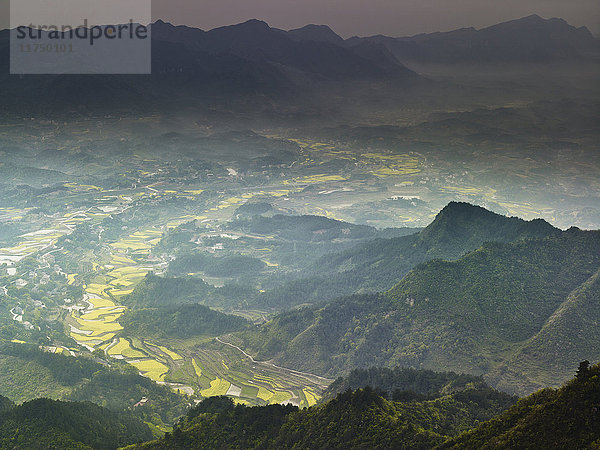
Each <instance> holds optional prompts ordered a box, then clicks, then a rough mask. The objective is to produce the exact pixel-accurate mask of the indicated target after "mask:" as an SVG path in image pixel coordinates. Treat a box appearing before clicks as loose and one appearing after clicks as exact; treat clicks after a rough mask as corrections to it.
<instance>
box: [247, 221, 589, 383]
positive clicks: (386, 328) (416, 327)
mask: <svg viewBox="0 0 600 450" xmlns="http://www.w3.org/2000/svg"><path fill="white" fill-rule="evenodd" d="M599 267H600V232H585V231H579V230H575V229H573V230H569V231H566V232H561V233H559V234H556V235H553V236H551V237H547V238H544V239H532V240H519V241H517V242H514V243H488V244H485V245H484V246H482V247H481V248H480V249H478V250H476V251H474V252H471V253H469V254H467V255H465V256H464V257H462V258H461V259H459V260H458V261H454V262H448V261H440V260H434V261H430V262H427V263H424V264H422V265H420V266H418V267H416V268H415V269H414V270H412V271H411V272H410V273H409V274H408V275H406V276H405V277H404V279H402V281H400V283H398V284H397V285H396V286H395V287H394V288H393V289H391V290H390V291H389V292H387V293H386V294H372V295H371V294H369V295H356V296H353V297H348V298H342V299H338V300H335V301H333V302H331V303H329V304H328V305H326V306H324V307H315V308H310V309H303V310H300V311H293V312H290V313H287V314H283V315H280V316H278V317H276V318H275V319H273V320H272V321H271V322H269V323H267V324H266V325H264V326H262V327H261V328H260V329H259V330H257V331H253V332H247V333H245V334H244V336H243V337H244V338H245V339H246V343H247V345H248V346H249V347H250V348H252V349H254V350H255V351H256V353H257V355H258V357H259V358H261V359H271V358H275V359H276V361H278V362H280V363H283V364H287V365H290V366H292V367H297V368H301V369H306V370H317V371H319V372H321V373H326V374H328V375H338V374H339V373H341V372H344V371H348V370H351V369H352V368H355V367H365V366H371V365H378V366H388V367H391V366H395V365H400V366H405V367H424V368H430V369H436V370H454V371H466V372H470V373H473V374H484V375H486V376H487V377H489V378H488V379H489V380H490V381H492V382H493V383H494V385H501V386H502V387H503V389H506V390H508V391H514V392H519V393H524V392H532V391H534V390H536V389H538V388H539V387H542V386H545V385H547V384H548V383H551V384H553V385H558V384H560V383H561V382H563V381H564V380H565V379H566V377H567V374H568V370H569V368H570V367H573V365H576V364H577V361H578V360H580V359H581V352H582V351H583V350H590V351H591V353H590V354H589V357H590V358H591V359H594V360H595V359H600V348H599V347H598V346H597V345H595V342H597V341H596V340H595V339H594V338H593V336H595V331H593V329H592V330H589V331H588V332H585V329H586V323H587V324H593V323H597V321H598V320H600V317H599V316H598V313H597V308H596V307H595V306H590V305H589V303H593V302H594V300H595V299H597V298H598V297H597V296H596V295H595V292H597V277H596V278H594V275H595V274H596V272H597V271H598V268H599ZM594 280H595V281H594ZM595 289H596V290H595ZM570 296H571V297H570ZM573 296H575V297H573ZM569 298H570V300H568V299H569ZM576 299H577V301H576ZM596 303H597V301H596ZM577 311H578V312H577ZM558 319H560V320H558ZM582 320H583V321H584V322H581V321H582ZM565 321H568V327H567V328H568V329H581V330H582V331H581V333H580V334H579V335H578V339H577V340H575V339H574V338H571V339H569V340H568V342H570V344H569V345H571V350H572V349H573V348H574V347H576V348H577V349H578V351H577V352H573V351H563V352H562V353H561V356H560V358H555V357H556V354H555V353H551V355H552V356H548V358H555V359H554V362H553V363H552V364H553V365H554V367H552V370H553V371H554V373H557V374H559V375H560V376H559V377H558V378H555V379H550V377H547V374H548V372H547V371H546V369H545V368H544V366H543V365H541V364H537V367H540V368H541V369H540V370H538V371H537V372H536V371H529V370H523V371H519V376H514V374H512V373H511V370H513V368H514V369H515V370H516V368H517V367H518V364H517V362H516V361H517V359H518V358H516V356H517V355H519V352H521V348H522V347H524V346H525V347H524V350H523V351H525V350H527V351H529V352H532V351H533V352H534V354H538V353H539V354H541V351H542V350H541V348H543V347H540V346H541V345H542V344H544V345H551V343H552V342H555V345H559V347H560V345H563V344H561V343H560V337H558V334H557V338H556V339H554V340H553V339H552V338H551V336H545V337H544V338H543V339H539V338H538V339H537V340H536V339H535V336H536V335H537V334H538V333H540V330H543V329H544V328H545V331H544V333H545V332H550V334H553V335H554V334H555V333H560V331H559V328H557V327H558V324H559V323H565ZM554 322H556V324H557V325H556V326H555V325H554ZM572 327H574V328H572ZM567 328H564V330H566V329H567ZM592 328H593V327H592ZM552 330H554V331H552ZM564 333H566V331H564V332H563V334H564ZM565 345H566V344H565ZM527 346H529V347H527ZM532 346H533V347H532ZM535 352H538V353H535ZM513 358H516V359H513ZM511 361H512V364H514V366H511ZM556 366H558V370H557V367H556Z"/></svg>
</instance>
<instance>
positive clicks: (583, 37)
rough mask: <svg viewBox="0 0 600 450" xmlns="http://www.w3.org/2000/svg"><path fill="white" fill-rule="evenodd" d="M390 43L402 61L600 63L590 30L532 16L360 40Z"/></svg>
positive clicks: (599, 44) (597, 42)
mask: <svg viewBox="0 0 600 450" xmlns="http://www.w3.org/2000/svg"><path fill="white" fill-rule="evenodd" d="M365 40H366V41H369V42H375V43H378V44H381V45H384V46H385V47H386V48H387V49H388V50H389V51H390V52H391V53H392V54H393V55H394V56H396V57H397V58H398V59H399V60H400V61H419V62H429V63H439V64H456V63H497V62H533V63H539V62H553V61H569V60H571V61H573V60H590V59H593V60H598V57H599V56H600V40H598V39H597V38H595V37H594V36H593V35H592V33H591V32H590V31H589V30H588V29H587V28H586V27H579V28H577V27H574V26H571V25H569V24H568V23H567V22H566V21H565V20H563V19H557V18H552V19H543V18H541V17H540V16H538V15H535V14H534V15H530V16H527V17H523V18H521V19H516V20H510V21H508V22H503V23H500V24H497V25H493V26H490V27H487V28H482V29H479V30H476V29H475V28H462V29H458V30H453V31H449V32H437V33H428V34H418V35H416V36H411V37H399V38H393V37H388V36H382V35H379V36H371V37H366V38H358V37H354V38H351V39H349V40H347V41H346V42H347V44H348V45H350V46H352V45H357V44H359V43H361V42H364V41H365Z"/></svg>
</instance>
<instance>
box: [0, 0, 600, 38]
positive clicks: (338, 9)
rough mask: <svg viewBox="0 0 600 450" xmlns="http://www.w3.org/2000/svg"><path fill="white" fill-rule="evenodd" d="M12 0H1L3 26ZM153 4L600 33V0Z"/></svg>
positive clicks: (401, 27)
mask: <svg viewBox="0 0 600 450" xmlns="http://www.w3.org/2000/svg"><path fill="white" fill-rule="evenodd" d="M13 1H16V2H18V1H19V0H13ZM57 1H60V0H57ZM99 1H100V2H101V0H99ZM8 5H9V0H0V27H1V28H6V27H8V17H9V14H8ZM152 8H153V18H154V20H156V19H159V18H161V19H163V20H165V21H169V22H172V23H175V24H185V25H192V26H197V27H200V28H203V29H210V28H214V27H218V26H222V25H229V24H233V23H239V22H242V21H245V20H247V19H251V18H257V19H262V20H265V21H267V22H268V23H269V24H270V25H271V26H274V27H278V28H283V29H290V28H296V27H300V26H303V25H306V24H308V23H317V24H327V25H330V26H331V27H332V28H333V29H334V30H335V31H336V32H337V33H339V34H341V35H342V36H344V37H349V36H352V35H362V36H364V35H372V34H379V33H382V34H387V35H390V36H405V35H412V34H416V33H421V32H432V31H445V30H451V29H455V28H460V27H466V26H474V27H476V28H480V27H483V26H487V25H492V24H495V23H498V22H501V21H505V20H510V19H514V18H519V17H523V16H526V15H529V14H534V13H535V14H539V15H540V16H542V17H545V18H550V17H561V18H564V19H566V20H567V21H568V22H569V23H571V24H572V25H577V26H581V25H585V26H587V27H588V28H589V29H590V30H591V31H592V32H593V33H596V34H598V33H600V1H598V0H152Z"/></svg>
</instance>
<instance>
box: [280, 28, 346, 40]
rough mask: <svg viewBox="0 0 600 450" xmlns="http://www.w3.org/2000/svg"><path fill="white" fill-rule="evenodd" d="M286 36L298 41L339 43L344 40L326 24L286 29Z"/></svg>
mask: <svg viewBox="0 0 600 450" xmlns="http://www.w3.org/2000/svg"><path fill="white" fill-rule="evenodd" d="M287 34H288V36H290V37H291V38H292V39H295V40H298V41H314V42H329V43H332V44H341V43H343V42H344V39H342V38H341V37H340V36H338V35H337V34H336V33H335V31H333V30H332V29H331V28H329V27H328V26H327V25H315V24H309V25H306V26H304V27H302V28H297V29H295V30H290V31H288V33H287Z"/></svg>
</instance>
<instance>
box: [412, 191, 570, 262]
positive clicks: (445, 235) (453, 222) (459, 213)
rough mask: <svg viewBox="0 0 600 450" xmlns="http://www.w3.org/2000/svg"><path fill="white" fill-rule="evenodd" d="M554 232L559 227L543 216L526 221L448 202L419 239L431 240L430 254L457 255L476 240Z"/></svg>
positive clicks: (476, 241)
mask: <svg viewBox="0 0 600 450" xmlns="http://www.w3.org/2000/svg"><path fill="white" fill-rule="evenodd" d="M556 233H560V230H559V229H558V228H555V227H553V226H552V225H550V224H549V223H548V222H546V221H545V220H542V219H536V220H532V221H525V220H523V219H519V218H517V217H505V216H502V215H500V214H496V213H495V212H492V211H489V210H487V209H485V208H482V207H481V206H476V205H472V204H470V203H464V202H450V203H448V205H446V206H445V207H444V209H442V210H441V211H440V212H439V213H438V215H437V216H436V217H435V219H434V221H433V222H432V223H431V224H429V226H427V228H425V229H424V230H423V231H422V232H421V239H423V240H425V241H427V242H429V243H430V245H431V249H430V251H429V253H430V254H431V255H432V256H435V255H437V254H440V255H441V254H443V255H451V256H453V257H459V256H461V254H463V253H464V252H465V251H467V250H470V249H472V248H476V247H478V245H476V243H483V242H487V241H496V242H511V241H516V240H521V239H535V238H544V237H547V236H550V235H553V234H556ZM479 245H481V244H479Z"/></svg>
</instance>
